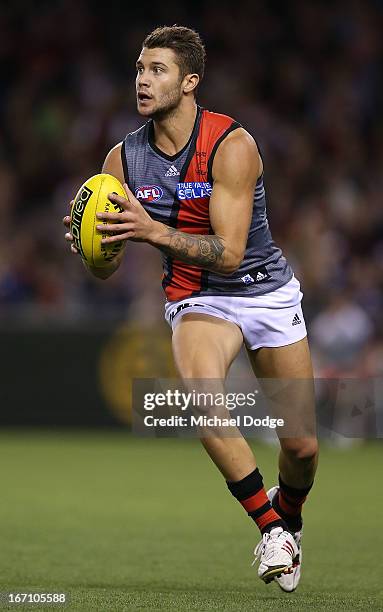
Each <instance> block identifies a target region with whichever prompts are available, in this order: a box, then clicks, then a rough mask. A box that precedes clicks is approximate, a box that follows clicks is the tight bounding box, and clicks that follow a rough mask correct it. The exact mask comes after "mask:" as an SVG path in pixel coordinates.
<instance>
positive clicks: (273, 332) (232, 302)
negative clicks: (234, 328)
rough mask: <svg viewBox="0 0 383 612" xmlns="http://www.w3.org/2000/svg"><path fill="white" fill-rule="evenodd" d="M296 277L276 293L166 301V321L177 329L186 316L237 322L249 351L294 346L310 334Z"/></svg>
mask: <svg viewBox="0 0 383 612" xmlns="http://www.w3.org/2000/svg"><path fill="white" fill-rule="evenodd" d="M302 297H303V294H302V292H301V290H300V283H299V281H298V279H296V278H295V276H293V277H292V279H291V280H290V281H289V282H288V283H286V284H285V285H283V286H282V287H280V288H279V289H276V290H275V291H271V292H270V293H265V294H264V295H258V296H253V297H235V296H228V297H226V296H225V295H211V296H210V295H207V296H199V297H193V298H185V299H183V300H178V301H175V302H166V304H165V319H166V321H167V322H168V323H169V325H170V326H171V327H172V329H173V330H174V328H175V326H176V325H177V323H178V322H179V321H180V320H181V318H182V316H183V315H184V314H190V313H197V312H198V313H203V314H206V315H210V316H212V317H218V318H219V319H225V320H226V321H231V322H232V323H235V324H236V325H238V327H239V328H240V330H241V332H242V335H243V338H244V341H245V344H246V346H247V348H248V349H250V350H255V349H257V348H260V347H262V346H267V347H277V346H285V345H286V344H293V343H294V342H298V340H302V338H304V337H305V336H306V335H307V331H306V325H305V321H304V318H303V313H302V307H301V300H302Z"/></svg>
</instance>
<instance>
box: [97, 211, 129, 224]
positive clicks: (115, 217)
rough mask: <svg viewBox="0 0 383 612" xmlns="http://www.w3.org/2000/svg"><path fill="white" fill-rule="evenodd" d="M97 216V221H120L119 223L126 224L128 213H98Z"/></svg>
mask: <svg viewBox="0 0 383 612" xmlns="http://www.w3.org/2000/svg"><path fill="white" fill-rule="evenodd" d="M122 215H123V216H122ZM96 216H97V219H102V220H104V221H118V223H125V221H127V218H126V213H97V215H96Z"/></svg>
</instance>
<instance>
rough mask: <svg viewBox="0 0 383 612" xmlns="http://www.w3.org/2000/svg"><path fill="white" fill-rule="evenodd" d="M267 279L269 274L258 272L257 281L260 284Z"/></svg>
mask: <svg viewBox="0 0 383 612" xmlns="http://www.w3.org/2000/svg"><path fill="white" fill-rule="evenodd" d="M265 278H267V274H263V272H257V276H256V277H255V280H256V281H257V282H258V283H259V281H261V280H264V279H265Z"/></svg>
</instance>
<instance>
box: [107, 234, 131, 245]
mask: <svg viewBox="0 0 383 612" xmlns="http://www.w3.org/2000/svg"><path fill="white" fill-rule="evenodd" d="M133 236H134V232H125V234H121V235H120V236H108V238H103V239H102V240H101V242H102V244H110V243H111V242H121V240H128V239H129V238H132V237H133Z"/></svg>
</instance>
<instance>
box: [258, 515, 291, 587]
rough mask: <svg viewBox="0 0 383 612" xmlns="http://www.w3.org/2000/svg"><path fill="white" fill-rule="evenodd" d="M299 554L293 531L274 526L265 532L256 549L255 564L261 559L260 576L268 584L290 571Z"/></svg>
mask: <svg viewBox="0 0 383 612" xmlns="http://www.w3.org/2000/svg"><path fill="white" fill-rule="evenodd" d="M297 554H298V548H297V545H296V543H295V540H294V538H293V536H292V535H291V533H290V532H289V531H284V530H283V528H282V527H274V529H272V530H271V531H270V533H264V534H263V537H262V540H261V541H260V542H259V544H258V546H257V547H256V549H255V551H254V555H255V559H254V562H253V565H254V563H255V562H256V561H257V559H259V567H258V576H259V577H260V578H261V579H262V580H263V581H264V582H266V584H267V583H269V582H271V581H272V580H274V578H277V577H279V576H282V575H283V573H284V572H289V571H290V570H291V569H292V567H293V562H294V561H293V560H294V558H295V557H296V556H297Z"/></svg>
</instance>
